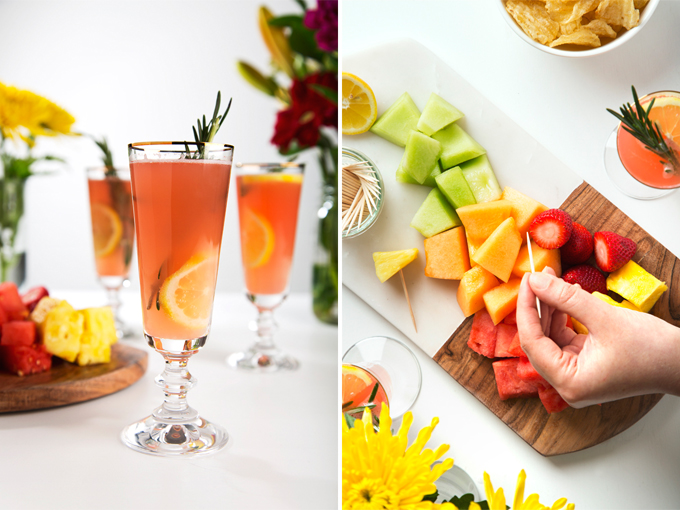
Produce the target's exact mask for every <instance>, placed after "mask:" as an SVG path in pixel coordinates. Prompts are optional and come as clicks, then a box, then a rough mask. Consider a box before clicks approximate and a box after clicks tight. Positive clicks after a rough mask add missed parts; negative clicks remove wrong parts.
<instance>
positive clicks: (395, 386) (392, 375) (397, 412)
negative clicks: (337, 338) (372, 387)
mask: <svg viewBox="0 0 680 510" xmlns="http://www.w3.org/2000/svg"><path fill="white" fill-rule="evenodd" d="M342 362H343V363H349V364H352V365H356V366H358V367H361V368H363V369H365V370H368V371H369V372H370V373H372V374H373V376H374V377H375V378H376V379H378V381H380V384H381V385H382V386H383V388H384V389H385V392H386V393H387V401H388V403H389V406H390V417H391V418H392V420H393V421H396V420H398V419H399V418H401V417H402V416H403V414H404V413H405V412H406V411H408V410H409V409H411V407H412V406H413V404H414V403H415V401H416V399H417V398H418V395H419V394H420V388H421V386H422V383H423V376H422V373H421V370H420V364H419V363H418V359H417V358H416V355H415V354H414V353H413V351H412V350H411V349H410V348H409V347H408V346H407V345H406V344H404V343H403V342H400V341H399V340H396V339H394V338H391V337H388V336H372V337H369V338H364V339H363V340H359V341H358V342H357V343H355V344H354V345H352V346H351V347H350V348H349V349H347V352H345V354H344V355H343V357H342Z"/></svg>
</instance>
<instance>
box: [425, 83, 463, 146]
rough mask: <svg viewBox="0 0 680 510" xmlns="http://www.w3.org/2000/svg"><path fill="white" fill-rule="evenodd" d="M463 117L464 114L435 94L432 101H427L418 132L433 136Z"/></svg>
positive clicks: (431, 96) (431, 98)
mask: <svg viewBox="0 0 680 510" xmlns="http://www.w3.org/2000/svg"><path fill="white" fill-rule="evenodd" d="M463 117H464V115H463V112H461V111H460V110H459V109H458V108H456V107H455V106H453V105H452V104H451V103H449V102H448V101H446V100H445V99H442V97H440V96H438V95H437V94H435V93H434V92H433V93H432V94H430V99H428V100H427V104H426V105H425V108H424V109H423V113H421V114H420V119H419V120H418V131H421V132H422V133H425V134H426V135H427V136H432V135H433V134H434V133H436V132H437V131H439V130H440V129H443V128H445V127H446V126H448V125H449V124H451V123H452V122H456V121H457V120H458V119H462V118H463Z"/></svg>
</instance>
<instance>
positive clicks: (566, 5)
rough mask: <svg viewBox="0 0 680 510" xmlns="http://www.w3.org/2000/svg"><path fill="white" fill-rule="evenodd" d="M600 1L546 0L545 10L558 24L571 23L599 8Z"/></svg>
mask: <svg viewBox="0 0 680 510" xmlns="http://www.w3.org/2000/svg"><path fill="white" fill-rule="evenodd" d="M599 1H600V0H546V2H545V8H546V9H547V11H548V13H549V14H550V17H551V18H552V19H554V20H555V21H557V22H558V23H571V22H573V21H576V20H578V19H581V17H582V16H583V15H584V14H585V13H587V12H590V11H592V10H593V9H595V8H596V7H597V4H598V3H599Z"/></svg>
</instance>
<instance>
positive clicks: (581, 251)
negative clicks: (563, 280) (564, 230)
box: [560, 222, 593, 266]
mask: <svg viewBox="0 0 680 510" xmlns="http://www.w3.org/2000/svg"><path fill="white" fill-rule="evenodd" d="M592 254H593V236H592V234H591V233H590V232H588V229H587V228H586V227H584V226H583V225H581V224H580V223H576V222H574V230H572V232H571V236H570V237H569V240H568V241H567V244H565V245H564V246H562V248H560V255H561V258H562V264H563V265H565V266H573V265H576V264H583V263H584V262H585V261H586V260H588V259H589V258H590V256H591V255H592Z"/></svg>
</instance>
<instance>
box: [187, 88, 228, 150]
mask: <svg viewBox="0 0 680 510" xmlns="http://www.w3.org/2000/svg"><path fill="white" fill-rule="evenodd" d="M232 99H233V98H232ZM232 99H229V104H228V105H227V108H226V109H225V110H224V113H223V114H222V115H220V114H219V113H220V104H221V102H222V93H221V92H219V91H218V92H217V100H216V101H215V110H214V111H213V115H212V119H210V122H207V121H206V118H205V115H203V118H202V119H200V118H199V119H198V120H197V121H196V126H192V127H191V129H192V130H193V132H194V141H195V142H196V144H197V145H198V149H197V150H196V151H195V152H194V153H193V154H192V153H191V151H190V150H189V144H185V147H186V152H187V154H188V156H189V157H190V158H193V159H205V144H206V143H211V142H212V141H213V138H215V135H216V134H217V132H218V131H219V129H220V128H221V127H222V124H223V123H224V119H226V118H227V114H228V113H229V110H230V109H231V101H232Z"/></svg>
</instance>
